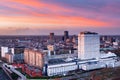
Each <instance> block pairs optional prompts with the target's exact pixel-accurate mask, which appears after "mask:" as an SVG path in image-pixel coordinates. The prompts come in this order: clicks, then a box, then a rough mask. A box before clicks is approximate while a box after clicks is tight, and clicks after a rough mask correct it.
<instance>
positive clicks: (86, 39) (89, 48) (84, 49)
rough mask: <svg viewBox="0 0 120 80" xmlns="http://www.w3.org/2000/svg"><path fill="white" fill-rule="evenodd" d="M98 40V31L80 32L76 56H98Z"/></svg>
mask: <svg viewBox="0 0 120 80" xmlns="http://www.w3.org/2000/svg"><path fill="white" fill-rule="evenodd" d="M99 50H100V40H99V35H98V33H94V32H87V31H86V32H81V33H80V34H79V35H78V58H79V59H93V58H99V55H100V52H99Z"/></svg>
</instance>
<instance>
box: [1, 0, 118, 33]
mask: <svg viewBox="0 0 120 80" xmlns="http://www.w3.org/2000/svg"><path fill="white" fill-rule="evenodd" d="M119 3H120V1H119V0H114V1H113V0H100V1H98V0H97V1H96V0H92V1H89V0H75V1H73V0H29V1H28V0H17V1H16V0H1V2H0V35H47V34H49V33H50V32H54V33H55V34H57V35H59V34H60V35H61V34H63V31H65V30H68V31H70V34H78V33H79V32H80V31H95V32H98V33H100V34H105V35H110V34H112V35H120V32H119V29H120V23H119V21H120V15H119V14H120V10H119V7H120V5H119Z"/></svg>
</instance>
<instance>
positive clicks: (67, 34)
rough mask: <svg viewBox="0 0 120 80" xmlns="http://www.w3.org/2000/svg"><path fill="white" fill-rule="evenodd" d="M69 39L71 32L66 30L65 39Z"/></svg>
mask: <svg viewBox="0 0 120 80" xmlns="http://www.w3.org/2000/svg"><path fill="white" fill-rule="evenodd" d="M67 39H69V32H68V31H64V41H66V40H67Z"/></svg>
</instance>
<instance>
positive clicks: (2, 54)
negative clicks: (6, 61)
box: [1, 47, 9, 57]
mask: <svg viewBox="0 0 120 80" xmlns="http://www.w3.org/2000/svg"><path fill="white" fill-rule="evenodd" d="M8 52H9V49H8V47H1V57H5V54H6V53H8Z"/></svg>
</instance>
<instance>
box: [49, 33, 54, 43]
mask: <svg viewBox="0 0 120 80" xmlns="http://www.w3.org/2000/svg"><path fill="white" fill-rule="evenodd" d="M54 42H55V37H54V33H50V35H49V40H48V43H49V44H54Z"/></svg>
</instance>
